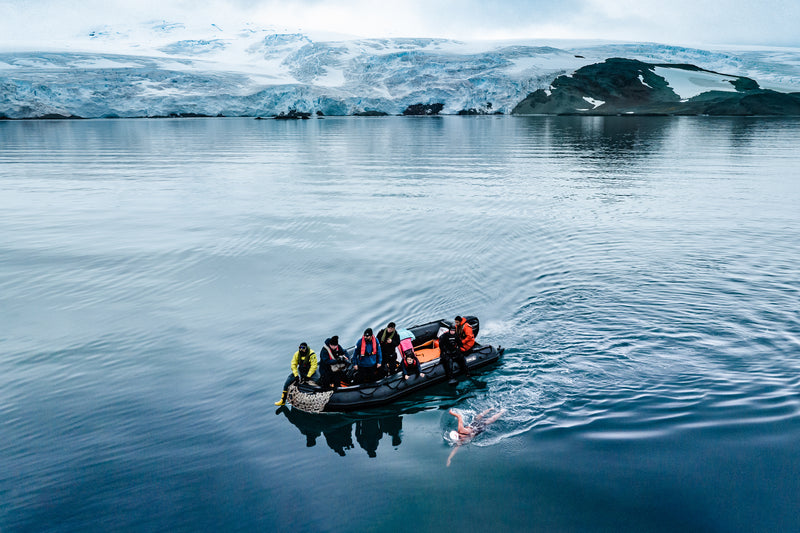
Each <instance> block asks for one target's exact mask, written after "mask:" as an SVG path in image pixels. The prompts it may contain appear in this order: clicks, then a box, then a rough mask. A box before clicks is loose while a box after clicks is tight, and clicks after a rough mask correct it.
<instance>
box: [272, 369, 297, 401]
mask: <svg viewBox="0 0 800 533" xmlns="http://www.w3.org/2000/svg"><path fill="white" fill-rule="evenodd" d="M296 379H297V377H296V376H295V375H294V374H289V377H288V378H286V381H285V382H284V383H283V394H281V399H280V400H278V401H277V402H275V405H286V394H287V392H288V391H289V385H291V384H292V383H294V381H295V380H296Z"/></svg>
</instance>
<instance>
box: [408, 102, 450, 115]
mask: <svg viewBox="0 0 800 533" xmlns="http://www.w3.org/2000/svg"><path fill="white" fill-rule="evenodd" d="M442 109H444V104H441V103H436V104H412V105H410V106H408V107H406V108H405V110H404V111H403V114H404V115H413V116H431V115H438V114H439V112H440V111H441V110H442Z"/></svg>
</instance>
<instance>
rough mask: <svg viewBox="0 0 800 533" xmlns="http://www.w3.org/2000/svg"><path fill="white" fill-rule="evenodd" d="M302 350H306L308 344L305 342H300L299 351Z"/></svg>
mask: <svg viewBox="0 0 800 533" xmlns="http://www.w3.org/2000/svg"><path fill="white" fill-rule="evenodd" d="M303 348H305V349H308V344H306V343H305V342H301V343H300V349H301V350H302V349H303Z"/></svg>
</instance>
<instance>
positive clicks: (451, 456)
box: [447, 444, 461, 466]
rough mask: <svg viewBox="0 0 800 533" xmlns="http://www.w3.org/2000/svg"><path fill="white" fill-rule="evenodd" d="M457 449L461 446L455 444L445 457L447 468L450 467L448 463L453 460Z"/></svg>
mask: <svg viewBox="0 0 800 533" xmlns="http://www.w3.org/2000/svg"><path fill="white" fill-rule="evenodd" d="M459 448H461V444H456V445H455V446H454V447H453V451H452V452H450V455H448V456H447V466H450V461H452V460H453V456H454V455H455V454H456V452H457V451H458V449H459Z"/></svg>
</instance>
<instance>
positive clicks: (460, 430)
mask: <svg viewBox="0 0 800 533" xmlns="http://www.w3.org/2000/svg"><path fill="white" fill-rule="evenodd" d="M449 413H450V414H451V415H453V416H454V417H456V420H458V433H459V434H462V433H464V420H463V419H462V418H461V415H460V414H459V413H454V412H453V410H452V409H450V411H449Z"/></svg>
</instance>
